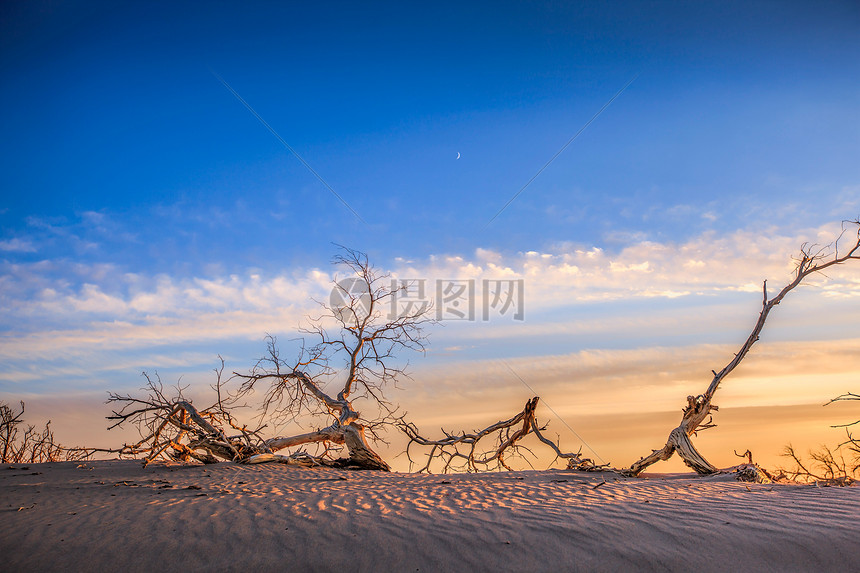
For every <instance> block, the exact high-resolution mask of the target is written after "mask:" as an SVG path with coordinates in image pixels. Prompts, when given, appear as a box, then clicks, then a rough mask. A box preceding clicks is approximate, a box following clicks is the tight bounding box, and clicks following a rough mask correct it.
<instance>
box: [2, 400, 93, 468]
mask: <svg viewBox="0 0 860 573" xmlns="http://www.w3.org/2000/svg"><path fill="white" fill-rule="evenodd" d="M23 416H24V402H23V401H22V402H21V411H20V412H17V413H16V412H15V411H14V410H13V409H12V408H11V407H10V406H9V405H7V404H4V403H2V402H0V454H2V458H0V461H2V462H3V463H31V464H32V463H42V462H58V461H68V460H81V459H86V458H87V457H89V455H90V454H91V451H90V450H87V449H84V448H65V447H63V446H62V445H60V444H58V443H57V442H56V441H55V440H54V431H53V430H52V429H51V421H50V420H48V422H46V423H45V427H44V428H43V429H42V430H37V429H36V426H33V425H29V426H27V428H26V429H25V430H24V432H23V433H20V432H19V428H18V427H19V426H20V425H21V424H23V423H24V419H23Z"/></svg>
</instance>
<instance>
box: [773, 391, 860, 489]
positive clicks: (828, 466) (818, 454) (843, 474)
mask: <svg viewBox="0 0 860 573" xmlns="http://www.w3.org/2000/svg"><path fill="white" fill-rule="evenodd" d="M846 400H860V394H854V393H852V392H847V393H845V394H842V395H840V396H837V397H836V398H833V399H832V400H830V401H829V402H828V403H827V404H825V406H827V405H829V404H833V403H834V402H842V401H846ZM857 424H860V420H857V421H854V422H850V423H848V424H838V425H836V426H833V427H834V428H845V434H846V440H845V441H844V442H842V443H840V444H838V445H837V446H836V448H830V447H828V446H822V447H821V448H819V449H818V450H817V451H814V452H809V457H810V459H811V462H806V461H804V460H803V458H802V457H801V456H800V455H799V454H798V453H797V451H796V450H795V449H794V447H792V446H791V445H790V444H789V445H788V446H786V447H785V452H784V453H783V455H784V456H785V457H787V458H791V460H792V461H793V462H794V467H793V468H789V469H787V470H783V472H784V473H786V474H787V475H788V477H789V478H790V479H793V480H795V481H806V482H810V481H814V482H817V483H826V484H832V485H851V484H853V483H854V482H855V481H856V480H857V479H858V478H860V439H858V438H855V437H854V435H853V434H852V433H851V427H852V426H855V425H857ZM846 450H847V451H849V452H850V455H851V457H852V458H853V459H852V460H851V461H848V460H846V459H845V451H846Z"/></svg>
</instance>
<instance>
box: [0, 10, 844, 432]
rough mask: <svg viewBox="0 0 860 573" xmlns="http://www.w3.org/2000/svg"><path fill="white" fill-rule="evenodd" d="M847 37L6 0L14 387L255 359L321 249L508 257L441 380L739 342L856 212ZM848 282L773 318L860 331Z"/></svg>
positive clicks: (319, 275) (7, 238)
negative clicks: (775, 293) (487, 307)
mask: <svg viewBox="0 0 860 573" xmlns="http://www.w3.org/2000/svg"><path fill="white" fill-rule="evenodd" d="M858 30H860V7H858V5H857V4H856V2H820V3H815V5H814V6H813V5H811V4H809V3H800V2H752V3H750V2H719V3H688V2H647V3H646V2H613V3H602V2H569V3H555V2H548V3H540V2H538V3H509V2H493V3H480V2H473V3H450V4H444V3H433V4H427V5H424V6H412V5H409V6H404V5H401V4H399V3H361V4H356V3H325V2H324V3H315V4H313V5H311V4H309V3H296V2H286V3H251V4H250V5H247V6H246V5H243V6H238V5H234V4H230V3H207V4H191V5H180V6H177V5H176V4H175V3H126V4H120V5H117V4H114V3H74V2H11V3H10V2H7V3H4V4H3V6H2V8H0V77H2V85H3V88H4V89H3V90H0V109H2V114H3V120H2V122H0V188H2V190H3V192H2V204H0V265H2V266H0V273H2V274H0V286H2V294H0V297H2V298H0V302H2V308H3V318H2V319H0V329H2V338H0V345H2V347H5V350H3V357H4V358H3V363H4V366H3V372H0V398H4V399H15V398H16V397H17V396H27V397H29V398H30V399H32V400H38V399H39V397H44V396H49V395H50V396H59V395H62V394H63V393H64V392H66V393H68V394H70V395H72V394H75V395H77V394H81V395H82V393H87V392H92V393H93V395H99V396H103V393H104V391H105V390H107V389H109V388H110V389H114V388H116V387H135V386H136V385H137V384H139V380H138V377H137V374H138V373H139V372H140V371H141V370H144V369H146V370H153V369H156V368H158V369H159V370H160V371H163V372H167V373H169V375H171V376H179V375H184V376H186V377H191V378H192V379H193V378H194V377H195V376H198V375H199V376H200V377H201V379H202V377H203V376H204V375H205V373H206V372H208V371H209V370H210V369H211V367H212V366H213V365H214V361H213V357H214V355H215V354H217V353H219V352H220V353H222V354H225V355H227V356H229V357H231V358H234V359H235V360H236V362H237V363H238V364H237V366H236V367H237V368H238V367H240V365H242V364H250V363H251V362H252V359H253V357H255V356H256V355H257V354H259V352H260V350H262V349H263V345H262V343H261V340H262V336H263V335H264V334H265V333H266V332H272V331H275V332H279V333H283V334H285V335H288V334H289V333H291V332H293V330H292V329H294V328H295V325H296V324H297V323H298V322H299V321H300V320H301V317H302V316H303V315H304V314H305V312H306V311H307V309H308V308H309V304H310V303H309V301H310V297H311V296H316V297H321V296H325V293H326V288H327V286H326V285H328V281H330V279H331V275H330V273H331V272H332V269H331V268H330V267H329V265H328V260H329V259H330V257H331V256H332V255H333V254H334V253H335V251H336V247H335V246H334V245H333V243H337V244H343V245H348V246H350V247H353V248H356V249H360V250H362V251H365V252H367V253H368V254H369V255H370V257H371V259H372V261H374V262H375V263H376V264H377V265H378V266H380V267H381V268H383V269H385V270H391V271H392V272H394V273H395V274H398V276H409V277H418V276H421V277H428V278H430V279H433V278H453V277H465V278H475V279H476V280H480V279H481V278H482V277H499V276H510V277H514V276H516V277H525V280H526V304H527V313H528V314H527V317H528V318H527V320H526V321H524V323H523V324H518V323H517V324H513V323H509V322H506V323H505V324H504V325H501V324H498V323H497V324H481V323H477V324H467V325H456V326H451V327H446V328H444V329H442V330H441V331H440V332H438V333H434V334H433V338H432V339H431V343H432V344H433V347H432V348H433V349H434V352H436V354H433V353H431V356H429V357H428V358H427V359H426V360H427V361H428V362H427V363H428V364H430V365H431V366H430V367H431V368H444V367H445V366H446V365H447V364H453V363H454V362H456V361H460V362H457V363H458V364H460V363H468V364H472V365H473V366H475V365H477V366H475V368H478V367H479V366H480V365H481V364H483V362H482V361H486V360H495V359H499V358H501V357H514V358H518V359H522V360H526V361H528V360H541V359H542V358H544V357H558V356H563V355H564V356H569V357H572V358H570V360H573V361H574V362H575V358H576V356H580V358H582V356H581V355H578V354H576V353H578V352H584V351H587V350H595V349H597V350H600V351H606V352H609V351H613V350H617V351H627V352H634V351H637V349H639V350H641V349H647V348H657V347H661V348H662V347H677V346H679V345H690V344H730V343H732V342H733V341H737V342H738V343H739V342H740V341H741V340H742V337H743V335H744V332H745V329H746V328H747V326H748V320H749V318H747V317H752V316H754V313H755V300H754V299H755V298H756V297H755V295H751V294H750V293H752V292H753V291H754V290H755V289H756V288H758V287H757V286H756V285H758V284H760V280H761V279H763V278H765V277H767V276H773V275H772V274H770V275H769V274H768V273H777V275H778V276H777V277H776V278H775V280H777V281H779V282H781V281H780V276H782V277H784V276H785V274H784V273H785V265H786V264H787V263H788V261H789V259H788V257H789V256H790V254H791V252H792V249H794V248H796V246H797V245H799V244H800V242H802V241H803V240H806V239H811V240H816V239H819V238H820V239H821V240H826V237H828V236H831V235H828V233H831V232H832V231H833V230H834V229H835V228H836V227H835V226H836V225H838V222H839V221H840V220H841V219H844V218H850V217H856V216H857V215H858V214H860V202H858V197H860V162H858V161H857V157H858V152H860V106H858V103H857V102H858V101H860V33H858ZM215 74H217V75H218V76H220V77H222V78H223V79H224V80H225V81H226V82H227V83H228V84H229V85H230V86H231V87H232V88H233V89H234V90H235V91H236V92H237V93H238V94H240V95H241V97H242V98H244V100H246V101H247V103H248V104H249V105H250V106H252V107H253V109H254V110H256V112H257V113H258V114H259V115H260V116H261V117H262V118H264V120H265V121H266V122H267V123H268V124H269V125H270V126H271V127H272V128H273V129H274V130H275V131H276V132H277V133H278V134H279V135H280V136H281V137H282V138H283V139H284V140H285V141H286V142H287V143H288V144H289V145H290V146H291V147H292V148H293V149H294V150H295V151H296V152H297V153H299V154H300V155H301V156H302V157H303V158H304V159H305V160H306V161H307V162H308V164H309V165H310V166H312V167H313V169H314V170H316V171H317V172H318V173H319V174H320V175H321V176H322V177H323V178H324V179H325V180H326V181H327V182H328V183H329V184H330V185H331V187H332V188H333V189H334V190H335V191H336V192H337V193H338V194H339V195H340V196H341V197H343V199H344V200H345V201H346V202H347V203H348V204H349V206H350V207H351V208H352V209H354V210H355V211H356V212H357V213H358V214H359V215H360V217H361V219H363V220H364V221H363V222H362V221H361V220H359V218H357V217H356V216H355V215H354V214H353V213H352V212H351V211H350V210H349V209H347V208H346V207H344V205H343V204H341V203H340V201H339V200H338V199H337V198H336V197H335V196H334V195H333V194H332V193H331V192H330V191H329V190H328V189H326V187H324V186H323V185H322V184H321V183H320V182H319V181H318V180H317V179H316V178H315V177H314V175H313V174H312V173H310V172H309V171H308V170H307V169H306V168H305V166H304V165H302V163H301V162H300V161H299V160H298V159H297V158H296V157H295V156H294V155H293V154H291V153H290V151H288V150H287V149H285V148H284V147H283V146H282V145H281V143H280V142H279V141H278V140H277V138H276V137H275V136H273V135H272V134H271V133H270V132H269V131H267V129H266V128H265V127H264V126H263V125H261V123H260V122H259V121H257V119H256V118H255V117H254V116H253V115H252V114H251V112H249V110H248V109H246V108H245V107H244V106H243V105H242V103H240V102H239V101H238V100H237V99H236V98H235V97H234V96H233V95H232V94H231V93H230V91H229V90H228V89H227V88H225V86H224V85H222V83H221V82H220V81H219V80H218V79H217V77H216V75H215ZM633 78H635V80H634V81H633V82H632V83H631V84H630V85H629V87H628V88H627V89H626V90H624V91H623V93H621V94H620V95H619V96H618V97H617V98H616V99H615V100H614V101H613V102H612V104H611V105H610V106H609V107H607V108H606V109H605V110H604V111H603V112H602V113H601V114H600V115H599V117H597V118H596V119H595V120H594V121H593V122H592V123H591V124H590V125H589V126H588V127H587V129H585V130H584V131H583V132H582V133H581V135H580V136H579V137H578V138H577V139H576V140H575V141H574V142H573V143H572V144H571V145H570V146H569V147H567V148H566V149H565V150H564V151H563V152H562V153H561V154H560V155H559V156H558V157H557V158H556V159H555V160H554V161H553V162H552V163H551V164H550V165H549V166H548V167H547V168H546V169H545V170H544V171H543V172H542V173H541V174H540V176H539V177H537V178H536V179H535V180H534V181H533V182H532V183H531V184H530V185H529V186H528V188H526V189H525V190H524V191H523V192H522V193H521V194H520V195H519V196H518V197H517V198H516V199H515V200H514V201H513V202H512V203H511V204H510V205H509V206H508V207H507V208H506V209H505V210H504V211H503V212H502V213H501V214H500V215H499V216H498V217H497V218H495V219H494V220H492V222H490V220H491V218H492V217H493V215H495V214H496V213H497V212H498V211H499V209H501V208H502V206H503V205H505V203H506V202H507V201H508V200H510V199H511V197H512V196H514V194H515V193H517V191H519V190H520V189H521V188H522V186H523V185H524V184H525V183H526V182H527V181H529V179H530V178H532V176H534V175H535V174H536V173H537V172H538V170H539V169H540V168H541V167H542V166H544V164H545V163H546V162H547V161H548V160H549V159H550V158H551V157H553V155H554V154H556V152H558V151H559V150H560V149H561V148H562V146H564V145H565V143H566V142H567V141H568V140H569V139H570V138H571V137H572V136H573V135H574V134H575V133H576V132H577V131H578V130H579V129H580V128H582V127H583V125H585V124H586V123H587V122H588V121H589V120H590V119H591V118H592V117H593V116H594V115H595V113H597V112H598V110H600V109H601V107H602V106H604V105H605V104H606V103H607V102H608V101H609V100H610V99H611V98H612V97H613V96H614V95H615V94H617V93H618V91H619V90H620V89H621V88H622V87H623V86H625V85H626V84H627V83H628V82H630V80H631V79H633ZM458 154H459V156H460V158H459V159H458V158H457V157H458ZM589 253H590V254H589ZM682 255H683V256H682ZM673 256H675V258H673ZM684 265H687V266H684ZM624 273H628V274H624ZM630 273H632V274H630ZM637 273H639V274H637ZM698 273H701V274H698ZM779 273H783V274H782V275H779ZM854 276H855V277H856V274H855V275H854ZM566 277H567V278H566ZM846 277H847V278H844V279H840V277H839V276H835V277H833V278H832V282H831V283H828V284H826V285H824V286H822V288H823V289H824V290H825V291H827V292H828V293H830V294H832V295H833V297H835V298H836V299H838V300H839V301H841V303H840V304H842V305H845V304H848V305H849V306H848V307H847V308H848V310H849V312H847V313H846V312H845V311H844V310H842V312H841V313H834V312H833V308H834V307H832V306H831V307H821V308H819V307H818V306H816V305H818V304H824V303H820V302H819V301H821V300H825V299H827V297H820V296H819V297H817V298H816V297H814V296H812V295H809V301H808V302H805V303H803V306H804V308H806V309H809V312H810V313H813V312H815V311H820V312H821V313H827V316H832V315H834V314H839V315H840V316H839V317H833V318H832V320H833V321H835V322H834V323H830V322H827V321H825V324H824V325H823V326H818V327H816V326H810V324H820V323H821V321H820V320H819V321H816V320H813V319H812V318H810V317H811V316H813V315H812V314H810V315H809V316H807V317H806V318H804V317H803V316H800V315H798V317H797V318H796V321H795V322H791V320H788V319H786V324H787V325H788V326H787V327H786V328H785V329H784V330H779V331H777V332H776V333H774V336H775V337H776V338H777V339H781V340H782V341H783V342H784V343H785V344H789V343H791V342H792V339H793V340H794V342H796V343H801V342H804V341H805V342H809V343H812V342H816V341H818V342H820V341H822V340H831V341H832V340H841V341H843V343H844V344H849V343H848V342H844V341H846V340H854V339H856V338H858V337H860V334H858V332H857V331H856V328H854V329H852V327H851V321H850V320H847V319H845V318H844V317H845V316H846V315H847V316H852V315H851V312H854V313H856V312H857V311H858V306H857V304H858V303H857V298H856V293H857V291H858V287H857V284H856V282H854V279H852V278H851V275H850V273H849V274H848V275H846ZM840 281H841V282H840ZM828 289H829V290H828ZM834 293H835V294H834ZM804 296H806V295H804ZM750 297H751V298H750ZM751 300H752V303H750V301H751ZM846 301H847V302H846ZM750 304H752V306H750ZM850 305H853V306H850ZM839 308H840V309H844V308H845V307H844V306H840V307H839ZM828 309H829V310H828ZM707 313H711V314H707ZM691 314H692V315H699V316H711V317H712V320H710V319H709V323H708V324H707V326H705V325H702V324H701V323H696V322H692V321H690V319H689V318H688V317H689V316H690V315H691ZM673 317H674V318H673ZM685 317H686V318H685ZM661 321H663V322H661ZM804 321H805V322H804ZM601 324H609V325H612V324H615V325H616V328H614V329H607V328H604V327H602V326H600V325H601ZM653 324H662V326H660V327H659V328H658V327H652V326H651V325H653ZM225 325H226V326H225ZM231 325H232V326H231ZM572 325H574V326H575V325H579V326H575V327H574V326H572ZM792 325H793V328H790V327H791V326H792ZM798 325H805V326H798ZM231 328H232V330H231ZM518 329H519V330H518ZM798 333H803V334H804V336H806V338H805V339H804V336H801V335H799V334H798ZM800 339H803V340H800ZM122 341H124V342H122ZM470 341H471V342H470ZM642 352H643V353H645V354H647V352H646V351H645V350H642ZM654 352H655V354H654V356H659V355H660V353H659V352H657V351H654ZM643 355H644V354H643ZM717 356H719V355H717ZM649 360H650V359H649ZM715 360H717V361H719V357H718V358H716V359H715ZM95 364H97V365H98V366H97V367H96V366H94V365H95ZM715 365H716V364H714V365H712V366H715ZM419 368H420V364H419ZM709 368H710V367H709ZM709 368H708V369H709ZM845 368H846V369H847V368H848V366H845ZM664 370H665V369H664ZM846 371H847V370H846ZM705 372H707V370H705ZM200 373H202V374H200ZM547 376H550V375H549V374H547ZM550 378H551V376H550ZM550 378H547V380H549V379H550ZM58 380H62V382H58ZM839 382H840V383H841V382H842V379H839ZM421 383H424V382H421ZM427 383H428V384H429V382H427ZM855 387H856V386H855ZM519 390H522V388H519ZM511 392H512V394H511V395H513V392H514V391H513V390H511ZM683 392H685V391H679V392H676V393H677V394H678V396H681V394H683ZM88 395H89V394H88ZM683 395H686V394H683ZM526 397H527V396H526ZM807 398H808V397H804V398H803V400H806V399H807ZM524 399H525V398H523V401H524ZM803 400H801V399H800V398H798V401H800V402H802V401H803ZM810 400H811V399H810ZM516 401H519V397H518V395H517V398H516ZM597 401H599V400H597ZM756 403H757V404H758V402H756ZM804 403H806V402H804ZM555 407H556V409H559V406H558V404H556V406H555ZM655 408H657V406H655ZM660 408H664V409H666V410H669V409H674V408H675V405H674V403H668V404H667V405H665V406H660ZM488 415H490V414H488ZM657 445H658V444H655V445H654V447H656V446H657Z"/></svg>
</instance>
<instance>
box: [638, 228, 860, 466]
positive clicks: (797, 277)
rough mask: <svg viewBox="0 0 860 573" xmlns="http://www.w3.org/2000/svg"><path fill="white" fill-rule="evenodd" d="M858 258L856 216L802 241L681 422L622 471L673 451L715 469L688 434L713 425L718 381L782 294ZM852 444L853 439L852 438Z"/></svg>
mask: <svg viewBox="0 0 860 573" xmlns="http://www.w3.org/2000/svg"><path fill="white" fill-rule="evenodd" d="M854 227H856V229H854V230H855V232H856V236H855V237H854V242H853V243H852V244H851V245H849V248H848V249H847V250H843V251H842V252H840V246H839V241H840V240H841V239H842V237H843V236H844V234H845V233H846V232H847V230H848V229H849V228H854ZM858 259H860V220H855V221H846V222H845V223H843V230H842V234H840V236H839V237H838V238H837V240H836V241H835V242H834V243H832V244H831V245H827V246H823V247H822V246H819V245H811V244H808V243H807V244H804V245H802V246H801V249H800V254H799V256H798V257H797V258H796V263H797V264H796V267H795V271H794V278H793V280H792V281H791V282H790V283H788V284H787V285H786V286H785V287H783V288H782V290H780V291H779V292H778V293H777V294H776V296H774V297H768V292H767V281H764V284H763V286H762V307H761V312H760V313H759V316H758V320H756V323H755V325H754V326H753V329H752V332H751V333H750V335H749V336H748V337H747V339H746V341H745V342H744V343H743V345H742V346H741V348H740V350H739V351H738V352H737V353H736V354H735V355H734V358H732V360H730V361H729V363H728V364H726V365H725V366H724V367H723V369H722V370H720V371H719V372H717V371H715V370H714V371H712V372H713V375H714V377H713V379H712V380H711V383H710V385H709V386H708V388H707V390H705V393H704V394H700V395H698V396H687V405H686V407H685V408H684V410H683V416H682V418H681V423H680V424H679V425H678V427H676V428H675V429H674V430H672V431H671V432H670V433H669V438H668V439H667V440H666V445H664V446H663V447H662V448H661V449H659V450H654V451H653V452H652V453H651V454H649V455H647V456H645V457H643V458H641V459H640V460H638V461H636V462H634V463H633V464H632V465H631V466H630V467H629V468H625V469H624V470H623V473H625V474H627V475H633V476H635V475H638V474H639V473H641V472H642V471H643V470H644V469H645V468H647V467H648V466H650V465H652V464H654V463H656V462H658V461H661V460H668V459H669V458H670V457H672V455H673V454H675V453H676V452H677V453H678V455H679V456H680V457H681V459H682V460H683V461H684V463H685V464H686V465H687V466H689V467H691V468H692V469H694V470H695V471H696V472H698V473H700V474H710V473H714V472H716V471H717V468H715V467H714V466H713V465H712V464H711V463H710V462H708V460H706V459H705V458H704V456H702V454H700V453H699V452H698V450H696V448H695V446H694V445H693V442H692V441H691V440H690V437H691V436H693V435H694V434H695V433H696V432H697V431H701V430H706V429H708V428H713V427H714V425H715V424H713V421H712V417H711V412H715V411H717V410H718V408H717V406H716V405H714V404H712V403H711V400H712V399H713V397H714V394H715V393H716V391H717V389H718V388H719V386H720V383H721V382H722V381H723V380H724V379H725V378H726V376H728V375H729V374H730V373H731V372H732V371H733V370H734V369H735V368H737V366H738V364H740V363H741V361H742V360H743V359H744V358H745V357H746V355H747V353H748V352H749V351H750V349H751V348H752V346H753V345H754V344H755V343H756V342H757V341H758V340H759V335H760V334H761V331H762V329H763V328H764V324H765V321H766V320H767V317H768V315H769V314H770V311H771V310H773V308H774V307H776V305H778V304H779V303H780V302H782V300H783V298H785V296H786V295H787V294H788V293H789V292H791V291H792V290H793V289H794V288H795V287H797V286H798V285H799V284H801V282H803V280H804V279H805V278H807V277H808V276H810V275H812V274H815V273H820V272H822V271H824V270H825V269H828V268H830V267H833V266H836V265H841V264H843V263H846V262H848V261H851V260H858ZM855 445H856V442H855Z"/></svg>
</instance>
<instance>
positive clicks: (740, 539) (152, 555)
mask: <svg viewBox="0 0 860 573" xmlns="http://www.w3.org/2000/svg"><path fill="white" fill-rule="evenodd" d="M0 511H2V515H3V517H2V520H0V569H2V570H5V571H180V570H182V571H203V570H205V571H332V570H335V569H341V570H345V571H558V570H561V571H619V570H621V571H624V570H628V571H630V570H637V571H679V570H697V571H726V570H736V571H739V570H744V571H849V570H855V571H856V570H860V520H858V516H860V488H858V487H847V488H838V487H816V486H808V485H788V484H774V485H760V484H745V483H741V482H736V481H733V479H732V478H731V476H716V477H711V478H699V477H694V476H688V475H673V476H657V475H652V476H649V477H646V478H638V479H625V478H621V477H618V476H616V475H614V474H609V473H606V474H582V473H575V472H570V471H565V470H549V471H526V472H506V473H493V474H480V475H474V474H469V475H464V474H454V475H414V474H402V473H383V472H355V471H343V470H334V469H306V468H296V467H287V466H284V465H278V464H263V465H256V466H248V465H238V464H231V463H222V464H215V465H209V466H179V465H165V464H160V465H156V466H150V467H148V468H142V467H141V466H140V463H139V462H136V461H130V460H126V461H116V460H114V461H95V462H87V463H86V464H79V463H75V462H64V463H49V464H28V465H24V466H22V465H14V466H11V467H9V466H7V465H3V466H0Z"/></svg>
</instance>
